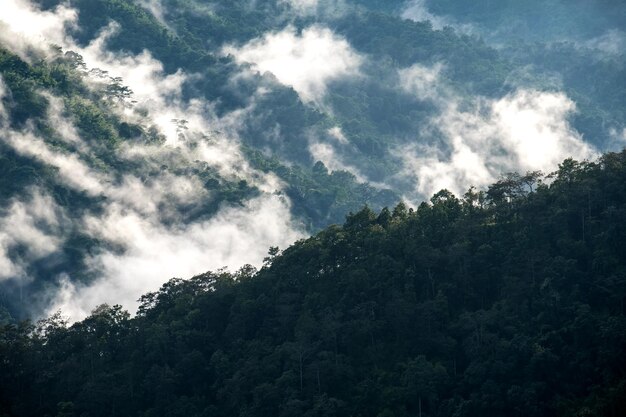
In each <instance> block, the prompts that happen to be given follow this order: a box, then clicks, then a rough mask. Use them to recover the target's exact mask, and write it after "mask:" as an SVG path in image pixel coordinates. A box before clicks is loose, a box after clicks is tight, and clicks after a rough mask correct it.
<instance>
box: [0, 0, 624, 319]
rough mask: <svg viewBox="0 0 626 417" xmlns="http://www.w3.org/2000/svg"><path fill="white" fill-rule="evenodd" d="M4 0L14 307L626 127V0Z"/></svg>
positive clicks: (2, 119)
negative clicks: (469, 1)
mask: <svg viewBox="0 0 626 417" xmlns="http://www.w3.org/2000/svg"><path fill="white" fill-rule="evenodd" d="M6 1H7V3H6V6H5V12H4V14H3V15H2V16H0V162H1V163H0V174H1V175H0V228H1V230H0V266H1V267H2V268H1V271H0V311H3V312H6V313H7V314H10V315H11V316H13V317H16V318H18V319H21V318H27V317H37V316H40V315H41V314H49V313H51V312H53V311H54V309H55V308H57V307H60V308H64V309H71V310H72V312H71V313H70V315H71V316H72V318H84V316H85V315H86V314H87V313H88V312H89V311H90V310H91V309H92V308H93V307H94V306H95V304H96V301H95V300H94V301H84V304H85V305H83V303H82V301H81V302H78V301H77V300H87V299H88V297H84V296H80V295H77V296H75V297H70V296H69V295H67V296H65V300H70V301H60V300H62V299H63V297H62V294H63V293H64V291H65V293H66V294H70V293H81V292H85V291H87V292H89V291H93V292H95V293H101V294H103V295H102V296H101V297H99V299H98V302H105V301H106V302H108V303H110V304H115V303H116V302H118V300H119V298H120V297H125V298H124V301H123V302H124V303H129V302H130V303H132V302H133V300H134V299H136V297H138V296H139V295H140V293H141V292H145V291H149V290H154V289H156V288H158V285H160V284H161V283H163V282H165V281H166V280H167V279H169V278H170V277H171V276H173V275H194V274H197V273H199V272H201V271H202V270H206V269H209V268H218V267H219V266H222V265H227V266H229V267H231V268H234V269H236V268H238V267H239V266H241V265H243V264H245V263H254V264H255V265H256V266H260V264H261V262H262V258H263V253H262V251H261V248H262V247H269V246H275V245H279V246H281V247H285V246H287V245H289V244H291V243H293V241H295V240H296V239H297V238H299V237H302V236H303V235H309V234H311V233H316V232H318V231H320V230H322V229H324V228H325V227H328V226H329V225H332V224H339V223H342V222H343V219H344V218H345V215H346V213H348V212H351V211H352V212H355V211H358V210H359V209H360V208H361V207H363V206H364V205H368V206H369V207H370V208H371V209H372V210H374V211H380V210H381V209H382V208H383V207H393V206H395V205H396V204H398V203H399V202H400V201H405V202H407V203H408V204H409V205H413V206H417V205H419V203H420V202H421V201H423V200H425V199H428V198H429V197H430V195H432V194H434V193H435V192H437V191H438V190H440V189H442V188H446V189H448V190H450V191H451V192H454V193H456V194H461V193H462V192H463V190H465V189H467V188H468V187H469V186H471V185H473V186H476V187H477V189H481V190H484V189H485V187H487V186H488V185H489V184H490V183H491V182H492V181H494V180H495V179H497V178H498V176H499V175H500V174H502V173H504V172H513V171H519V172H526V171H537V170H541V171H544V172H550V171H553V170H554V169H556V165H557V164H558V162H559V161H561V160H563V159H564V158H567V157H572V158H575V159H578V160H593V158H595V157H597V155H599V154H600V153H602V152H607V151H615V150H619V149H621V148H622V147H623V145H624V143H626V142H624V141H625V140H626V125H625V124H624V120H625V118H626V115H625V111H626V110H625V109H626V105H625V103H626V90H625V89H624V82H623V80H624V79H626V67H625V59H624V53H623V48H621V46H620V45H622V44H623V43H624V41H625V40H626V36H625V35H624V32H623V30H622V29H621V28H622V27H623V23H624V11H625V10H626V7H623V5H622V4H621V3H620V2H615V1H611V0H594V1H592V2H589V3H588V4H587V3H584V4H583V2H573V3H572V2H564V1H561V0H554V1H549V2H543V1H531V2H526V3H525V5H518V4H517V3H515V2H509V1H507V2H498V4H497V5H495V4H494V3H493V2H491V1H481V2H475V4H474V5H473V7H471V8H469V9H468V6H467V5H466V4H465V3H464V2H460V1H441V2H433V1H421V0H410V1H400V0H397V1H388V2H376V1H367V0H345V1H336V0H317V1H315V0H310V1H305V2H297V1H292V0H268V1H250V0H236V1H210V2H208V1H203V0H159V1H156V0H142V1H132V0H6ZM537 16H541V19H540V21H541V22H543V23H542V24H541V25H539V24H538V23H537V22H539V21H538V20H537ZM21 19H25V20H21ZM29 19H30V20H29ZM533 22H534V23H533ZM537 25H539V26H542V27H546V28H548V29H546V30H543V31H539V30H537V28H536V27H535V26H537ZM502 28H506V29H507V30H508V29H510V30H509V31H508V32H507V31H503V29H502ZM578 29H580V30H578ZM583 29H584V30H583ZM502 32H507V33H509V32H510V33H509V35H506V36H504V35H503V34H502ZM276 63H278V64H276ZM513 115H523V116H520V117H523V118H524V121H523V122H518V121H517V120H518V119H516V118H515V117H512V116H513ZM519 120H521V119H519ZM467 161H472V163H467ZM45 207H47V208H45ZM260 217H262V219H259V218H260ZM97 219H100V220H101V222H100V224H98V225H95V223H96V222H97ZM233 219H237V220H236V221H234V220H233ZM16 222H20V224H21V225H22V227H13V226H10V225H11V224H14V223H16ZM255 222H256V223H257V224H258V223H262V224H266V225H267V227H265V228H264V229H263V230H261V231H259V232H258V233H257V234H256V235H254V236H251V235H250V233H249V230H250V228H251V226H250V225H251V224H252V223H255ZM120 223H124V224H126V225H127V227H128V228H129V229H130V230H135V234H134V236H133V237H129V236H126V235H125V232H124V230H117V226H116V225H117V224H120ZM233 223H236V226H235V227H234V228H233V227H232V225H233ZM278 225H279V226H278ZM229 227H230V230H231V232H230V234H229V235H228V236H227V237H224V238H223V239H224V240H225V241H227V242H231V243H224V244H222V245H218V244H217V243H214V242H215V240H214V239H211V238H209V237H208V236H210V235H213V234H223V230H224V229H225V228H229ZM200 233H201V234H202V237H197V236H196V235H197V234H200ZM137 235H139V236H144V237H145V239H143V238H138V237H137ZM145 242H161V243H162V244H161V247H159V248H152V247H148V246H149V245H146V243H145ZM232 242H237V243H236V244H233V243H232ZM259 242H263V244H262V245H259ZM234 246H237V247H244V246H247V247H251V248H255V250H254V251H251V250H246V249H241V250H240V251H239V252H237V251H233V250H231V249H229V248H231V247H234ZM172 247H174V248H183V247H191V248H192V251H193V252H194V253H196V255H195V259H194V260H193V261H188V262H187V266H185V267H184V268H183V269H180V268H175V267H174V263H175V262H176V259H179V258H180V256H183V255H184V254H182V253H181V254H180V256H178V255H176V254H173V253H172V254H171V255H170V258H171V261H167V260H164V259H163V257H162V256H159V255H158V253H159V252H162V251H167V252H172V250H171V248H172ZM164 248H165V249H164ZM181 250H182V249H181ZM202 254H204V257H206V258H209V259H210V260H211V261H210V263H209V264H208V265H207V264H206V263H205V261H203V260H202V258H203V255H202ZM159 262H160V263H161V264H162V265H161V266H160V267H158V266H156V267H155V268H156V269H162V270H163V271H161V273H162V274H163V275H159V276H156V275H155V274H153V273H152V272H148V271H140V270H139V267H136V266H134V265H138V264H144V263H145V264H149V265H154V264H156V263H159ZM133 269H137V271H134V272H132V273H131V272H130V271H131V270H133ZM138 274H139V276H138V277H137V275H138ZM134 279H137V280H139V281H141V282H143V283H144V284H141V285H140V284H131V283H130V282H131V281H133V280H134ZM112 281H117V282H116V284H111V285H112V286H115V287H116V288H118V289H119V290H118V291H117V293H116V294H113V290H111V291H110V292H101V291H99V290H98V289H97V288H96V286H97V285H105V286H106V285H109V284H107V282H108V283H110V282H112ZM131 287H132V288H131ZM126 290H128V291H126ZM131 290H132V292H129V291H131ZM104 294H106V295H104ZM131 294H132V295H131ZM93 297H94V298H98V297H96V296H93ZM77 302H78V304H80V305H77ZM119 302H121V301H119ZM68 303H70V304H71V305H68ZM87 304H89V305H87Z"/></svg>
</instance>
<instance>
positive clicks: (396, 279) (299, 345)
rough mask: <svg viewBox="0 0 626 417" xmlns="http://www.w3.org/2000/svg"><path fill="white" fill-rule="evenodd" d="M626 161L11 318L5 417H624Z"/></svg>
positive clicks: (353, 225) (1, 350) (0, 362)
mask: <svg viewBox="0 0 626 417" xmlns="http://www.w3.org/2000/svg"><path fill="white" fill-rule="evenodd" d="M625 225H626V152H621V153H608V154H605V155H603V156H602V157H601V158H600V159H599V160H598V161H596V162H576V161H574V160H571V159H568V160H565V161H563V162H562V163H561V164H560V165H559V168H558V171H556V172H555V174H554V175H551V176H550V177H549V178H547V179H546V178H543V177H542V176H541V175H538V174H536V173H529V174H526V175H518V174H508V175H506V176H504V177H501V179H500V180H499V181H497V182H495V183H494V184H492V185H490V186H489V187H488V188H487V190H486V191H485V192H478V191H476V190H475V189H470V190H469V191H468V192H467V193H466V194H465V195H464V196H463V197H462V198H457V197H455V196H454V195H453V194H451V193H450V192H448V191H445V190H443V191H441V192H438V193H437V194H435V195H433V196H432V198H431V199H430V201H429V202H424V203H422V204H421V205H420V206H419V207H418V208H417V209H415V210H413V209H407V207H406V206H405V205H403V204H400V205H398V206H396V207H395V208H394V209H393V210H387V209H383V210H382V211H380V212H379V213H374V212H373V211H371V210H370V209H368V208H364V209H363V210H361V211H358V212H356V213H353V214H350V215H349V216H348V217H347V219H346V221H345V223H344V224H343V226H331V227H329V228H327V229H325V230H323V231H321V232H320V233H318V234H316V235H315V236H313V237H311V238H308V239H303V240H300V241H298V242H297V243H295V244H294V245H293V246H291V247H289V248H287V249H285V250H284V251H282V252H279V251H278V250H276V249H271V250H270V254H269V256H268V257H267V258H266V260H265V262H264V265H263V267H262V268H261V269H260V270H258V271H257V270H255V269H254V268H252V267H244V268H242V269H240V270H239V271H237V272H236V273H228V272H226V271H224V270H218V271H214V272H207V273H205V274H201V275H198V276H195V277H193V278H191V279H189V280H181V279H173V280H171V281H169V282H168V283H166V284H165V285H163V286H162V287H161V289H160V290H159V291H157V292H153V293H148V294H145V295H144V296H143V297H142V299H141V306H140V308H139V312H138V314H137V316H136V317H132V318H131V317H130V316H129V314H128V313H127V312H126V311H124V309H122V308H121V307H120V306H107V305H102V306H100V307H98V308H97V309H96V310H94V311H93V312H92V313H91V315H90V316H89V317H87V318H86V319H85V320H83V321H79V322H77V323H74V324H72V325H71V326H68V325H67V323H66V322H65V321H64V319H63V317H62V315H54V316H52V317H50V318H47V319H45V320H42V321H40V322H38V323H36V324H30V323H28V322H26V323H20V324H18V323H5V325H4V327H3V328H2V333H1V337H0V372H1V374H2V375H3V378H2V380H1V382H0V410H2V413H3V414H0V415H3V416H43V415H50V416H52V415H56V416H74V415H75V416H79V415H89V416H94V417H95V416H114V415H124V416H135V415H137V416H139V415H142V416H209V415H210V416H376V417H383V416H409V415H413V416H415V415H421V416H484V415H507V416H555V415H556V416H612V417H617V416H622V415H624V413H625V412H626V403H625V399H626V362H625V358H624V355H623V353H624V351H625V350H626V307H625V301H626V250H625V248H624V245H623V238H624V236H626V230H625Z"/></svg>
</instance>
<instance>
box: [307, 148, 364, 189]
mask: <svg viewBox="0 0 626 417" xmlns="http://www.w3.org/2000/svg"><path fill="white" fill-rule="evenodd" d="M309 152H310V153H311V156H313V159H314V160H315V161H321V162H322V163H323V164H324V165H326V168H328V169H329V170H330V171H348V172H350V173H351V174H352V175H354V176H355V177H356V179H357V181H359V182H367V178H366V177H365V176H364V175H363V174H362V173H361V172H360V171H359V169H358V168H356V167H354V166H352V165H350V164H347V163H346V162H345V161H344V160H343V158H342V157H341V156H340V155H339V154H338V153H337V151H336V149H335V148H334V146H333V145H332V144H330V143H322V142H320V141H315V140H311V141H310V142H309Z"/></svg>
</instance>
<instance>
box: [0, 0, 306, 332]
mask: <svg viewBox="0 0 626 417" xmlns="http://www.w3.org/2000/svg"><path fill="white" fill-rule="evenodd" d="M8 4H9V6H10V7H9V8H7V9H6V10H8V11H9V12H10V13H7V14H5V13H4V11H5V9H4V4H3V14H2V16H0V21H1V22H2V23H0V24H3V25H5V27H7V25H9V24H8V23H6V21H9V20H11V19H14V18H17V17H19V16H26V17H25V18H24V19H27V20H28V21H29V25H23V26H21V25H16V24H11V25H10V26H9V27H10V28H11V31H13V32H12V36H15V35H19V36H20V42H4V40H2V41H3V42H4V44H5V45H6V46H8V47H9V48H10V49H12V50H13V51H14V52H17V53H20V54H22V53H24V54H26V53H29V52H28V51H30V50H31V49H32V48H34V49H38V50H45V49H46V47H47V44H48V43H49V42H54V43H57V44H59V45H60V46H62V47H63V48H64V49H65V50H73V51H75V52H77V53H79V54H80V55H82V56H83V58H84V61H85V63H86V65H87V67H88V68H98V69H99V70H100V71H99V72H98V73H100V74H103V73H104V72H106V74H108V76H110V77H121V78H122V80H123V81H122V82H123V83H124V84H125V85H128V86H129V87H130V88H131V89H132V91H133V97H132V100H133V103H132V104H130V105H129V103H126V104H125V105H120V106H119V107H118V108H117V110H116V111H117V112H118V116H119V117H121V118H122V119H124V120H126V121H129V122H133V123H138V124H141V125H143V126H144V127H147V126H148V125H152V126H156V127H157V128H158V130H159V131H160V133H162V134H163V135H164V137H165V139H166V143H165V144H164V145H150V144H140V143H132V142H127V143H124V144H122V145H121V146H119V147H118V148H117V149H116V150H115V157H116V158H118V159H119V160H120V161H127V162H129V163H128V164H122V165H125V166H129V167H131V168H128V170H127V171H124V172H116V171H113V170H112V169H111V167H109V168H108V169H104V170H103V169H100V168H98V167H95V166H92V165H91V164H90V163H89V162H88V161H89V160H90V158H89V157H88V156H89V155H90V154H93V153H97V149H98V148H97V147H98V146H100V145H97V144H93V143H91V142H90V140H89V138H83V137H80V133H79V130H78V129H77V128H76V126H75V125H74V124H73V120H72V119H71V118H70V117H67V116H66V114H67V112H66V111H65V107H64V106H65V104H64V101H63V100H62V99H60V98H58V97H54V96H53V95H52V94H51V93H50V92H46V91H41V92H40V94H44V95H45V96H46V98H47V99H48V102H49V103H50V105H49V109H48V115H47V116H48V123H49V125H50V126H51V127H52V128H53V129H54V130H56V134H57V137H58V138H60V139H62V140H63V141H64V142H65V143H66V144H67V145H68V147H69V148H71V149H73V150H72V152H69V151H67V150H63V149H61V148H59V147H56V146H52V145H51V144H49V143H48V142H47V141H46V139H45V138H43V137H40V136H39V135H38V133H37V131H36V129H35V128H34V127H27V128H25V129H22V130H20V131H15V130H12V129H11V128H10V127H9V125H8V124H7V123H6V121H7V120H6V117H4V118H2V117H0V121H1V123H2V126H0V128H2V129H3V135H2V140H3V141H4V144H5V145H6V146H9V147H11V148H12V149H13V150H14V151H16V152H17V153H19V154H21V155H23V156H26V157H28V158H31V159H35V160H38V161H40V162H41V163H44V164H46V165H48V166H52V167H54V168H56V169H57V172H58V175H57V178H56V181H58V182H60V183H61V184H63V185H64V186H66V187H69V188H71V189H74V190H77V191H79V192H83V193H86V194H87V195H89V196H93V197H95V200H97V201H100V205H101V210H102V211H101V212H100V213H99V214H98V215H97V216H96V215H95V214H93V213H90V212H89V211H86V212H84V213H81V214H79V215H78V216H79V217H78V218H76V217H74V218H67V216H66V215H65V214H63V209H62V208H60V207H58V206H56V205H55V204H54V201H53V200H52V199H51V198H50V197H49V196H47V195H46V194H45V191H43V190H39V191H31V192H30V194H31V196H30V197H27V198H26V197H25V198H24V199H22V200H19V201H18V200H16V201H15V202H13V203H12V204H11V205H10V206H8V207H7V208H6V210H5V211H4V212H3V213H0V225H5V224H9V223H11V224H14V223H15V224H17V225H19V227H18V226H14V227H8V226H7V227H0V230H1V231H2V232H0V269H2V270H3V275H2V276H0V279H17V278H20V279H27V278H28V277H25V276H24V275H25V274H27V266H28V262H30V261H32V260H36V259H37V258H40V257H43V256H48V255H51V254H54V253H55V252H56V251H57V250H58V248H59V247H61V246H62V245H63V242H64V241H65V239H66V236H65V233H64V231H63V230H65V229H67V228H68V227H69V226H71V227H69V228H71V229H73V230H78V231H80V232H81V233H83V234H84V235H86V236H87V237H89V238H92V239H95V240H97V241H100V242H106V243H108V244H109V245H105V246H103V247H99V248H97V249H96V250H94V251H91V252H90V254H87V255H86V256H87V257H86V259H85V260H84V262H85V263H86V265H87V269H88V270H87V271H85V272H86V273H88V275H91V276H95V277H96V278H95V280H94V281H93V282H90V283H78V282H77V280H76V279H75V277H71V276H68V275H67V274H66V273H65V274H64V273H62V274H60V275H59V276H58V277H57V280H58V284H59V289H58V292H57V293H53V294H46V295H44V298H47V299H48V307H49V308H48V310H47V311H48V312H53V311H55V310H56V309H61V310H62V312H63V314H65V315H68V316H69V317H70V318H71V319H72V320H78V319H81V318H83V317H85V316H86V315H87V314H88V313H89V312H90V310H91V309H93V308H94V307H96V306H97V305H98V304H100V303H104V302H107V303H119V304H122V305H124V307H126V308H130V309H133V308H134V307H135V306H136V305H137V304H136V300H137V299H138V298H139V297H140V296H141V295H142V294H143V293H145V292H146V291H152V290H156V289H158V287H159V286H160V285H161V284H162V283H163V282H165V281H166V280H168V279H169V278H171V277H174V276H176V277H189V276H191V275H194V274H197V273H201V272H204V271H206V270H209V269H213V268H218V267H223V266H228V267H229V268H231V269H234V268H238V267H240V266H242V265H244V264H252V265H256V266H259V265H260V264H261V262H262V259H263V257H264V256H265V255H266V253H267V249H268V248H269V247H270V246H280V247H286V246H288V245H289V244H291V243H292V242H293V241H294V240H296V239H298V238H300V237H302V236H303V234H302V232H301V229H300V225H299V224H298V223H297V222H296V221H294V220H293V218H292V217H291V213H290V202H289V201H288V200H287V199H286V198H285V197H282V196H281V195H280V193H279V191H280V189H281V187H282V183H281V182H280V181H279V180H278V179H277V178H276V177H275V176H274V175H272V174H265V173H262V172H258V171H256V170H254V169H253V168H251V167H250V165H249V164H248V162H247V160H246V159H245V157H244V156H243V154H242V152H241V150H240V147H239V141H238V138H237V135H236V127H237V123H238V120H239V116H238V115H237V114H227V115H223V116H221V117H218V116H217V115H216V113H215V111H214V106H213V104H212V103H209V102H206V101H203V100H191V101H185V100H184V99H183V97H182V87H183V85H184V83H185V82H186V81H187V80H188V79H189V78H190V77H193V74H191V75H190V74H185V73H183V72H182V71H178V72H176V73H173V74H166V73H165V72H164V70H163V66H162V64H161V63H160V62H159V61H157V60H156V59H154V58H153V57H152V55H151V54H150V53H149V52H148V51H144V52H142V53H140V54H137V55H132V54H116V53H112V52H110V51H108V50H107V49H106V43H107V39H108V38H109V37H110V36H112V35H114V34H115V33H116V31H117V30H119V27H118V25H117V24H115V23H111V24H110V25H109V26H108V27H106V28H104V29H103V31H102V32H101V33H100V35H99V36H98V38H96V39H94V40H93V41H92V42H91V43H90V44H89V45H88V46H86V47H80V46H79V45H77V44H76V43H75V42H74V41H73V39H71V37H69V36H68V35H67V33H66V32H65V30H64V27H65V26H64V25H63V24H58V23H65V22H72V21H73V19H75V16H76V12H75V11H74V10H72V9H69V8H67V7H65V6H63V7H64V8H62V9H57V11H62V13H60V15H59V16H56V15H55V14H54V13H52V14H51V13H48V12H42V11H40V10H38V9H37V8H35V7H34V6H32V5H31V4H30V3H28V2H26V1H23V0H8ZM37 19H44V22H48V20H45V19H51V20H52V19H57V20H54V21H55V22H57V24H48V23H46V24H45V25H42V27H41V28H39V29H37V28H33V29H32V33H31V31H30V29H24V28H30V27H31V26H32V25H31V24H30V22H35V21H39V20H37ZM22 40H23V42H22ZM29 48H31V49H29ZM103 80H104V79H99V78H98V77H94V78H93V79H91V80H87V81H88V82H89V84H90V85H91V86H92V87H93V88H96V89H97V88H100V87H99V84H101V83H102V82H103ZM4 90H5V87H4V85H3V84H1V83H0V93H2V94H4ZM7 93H9V92H7ZM3 111H4V110H3V109H2V108H0V116H1V115H2V113H3ZM146 114H148V116H146ZM182 126H184V128H182ZM201 164H204V166H206V167H207V168H208V169H210V170H211V171H212V172H216V173H217V174H218V175H219V177H220V178H221V180H224V181H233V182H235V183H237V182H238V181H240V180H245V181H246V182H247V184H248V185H252V186H256V187H257V188H258V189H259V190H260V191H261V193H260V195H258V196H257V197H254V198H252V199H249V200H247V201H245V202H243V205H241V206H230V205H224V206H221V207H219V208H218V211H217V213H216V214H215V215H214V216H213V217H211V218H209V219H207V218H206V217H202V216H201V217H199V218H197V219H196V220H192V221H189V220H188V218H189V217H188V216H186V214H187V212H188V211H190V210H194V208H195V207H201V206H202V205H203V204H206V203H207V202H211V200H212V199H213V198H214V195H213V194H212V192H211V191H209V190H207V189H205V188H204V184H203V183H202V182H201V181H200V180H199V179H198V178H197V177H195V176H193V175H187V174H185V172H187V171H188V170H186V168H189V167H192V166H199V165H201ZM163 167H167V168H165V169H163ZM177 172H180V173H177ZM44 206H47V207H51V208H52V209H51V210H53V211H52V212H50V213H49V212H45V211H42V210H40V209H39V208H37V207H44ZM51 213H57V220H56V223H55V217H54V216H52V214H51ZM59 213H60V214H59ZM59 216H61V217H62V218H63V221H64V222H66V223H64V224H65V226H68V225H69V226H68V227H58V222H59V221H60V220H58V218H59ZM62 229H63V230H62ZM16 245H24V246H26V247H28V248H29V249H28V250H27V251H26V252H24V253H25V254H26V255H25V256H22V258H16V257H15V256H14V255H12V252H11V250H12V248H13V247H15V246H16ZM110 248H115V249H110ZM120 248H121V249H122V250H121V251H120Z"/></svg>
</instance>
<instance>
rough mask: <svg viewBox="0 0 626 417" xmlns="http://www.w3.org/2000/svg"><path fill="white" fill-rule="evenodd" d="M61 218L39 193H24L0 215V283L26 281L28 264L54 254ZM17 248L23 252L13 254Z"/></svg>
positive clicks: (45, 195)
mask: <svg viewBox="0 0 626 417" xmlns="http://www.w3.org/2000/svg"><path fill="white" fill-rule="evenodd" d="M62 217H63V214H62V211H61V209H60V208H59V207H58V206H57V205H56V204H55V203H54V201H53V200H52V199H51V198H50V196H48V195H47V194H45V192H43V191H42V190H40V189H37V188H33V189H29V190H24V197H23V198H21V199H14V200H13V202H12V203H11V204H10V205H9V206H8V208H6V209H4V210H2V212H0V281H2V280H6V279H11V278H13V279H15V278H19V279H28V276H27V274H26V269H27V267H28V264H30V263H31V262H34V261H36V260H38V259H41V258H43V257H45V256H47V255H50V254H52V253H54V252H57V251H58V249H59V245H60V244H61V242H62V240H61V239H60V238H59V237H58V236H57V235H58V234H60V233H61V227H60V226H61V220H62ZM18 247H21V248H22V250H21V251H18V252H14V251H15V250H16V249H17V248H18Z"/></svg>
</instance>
